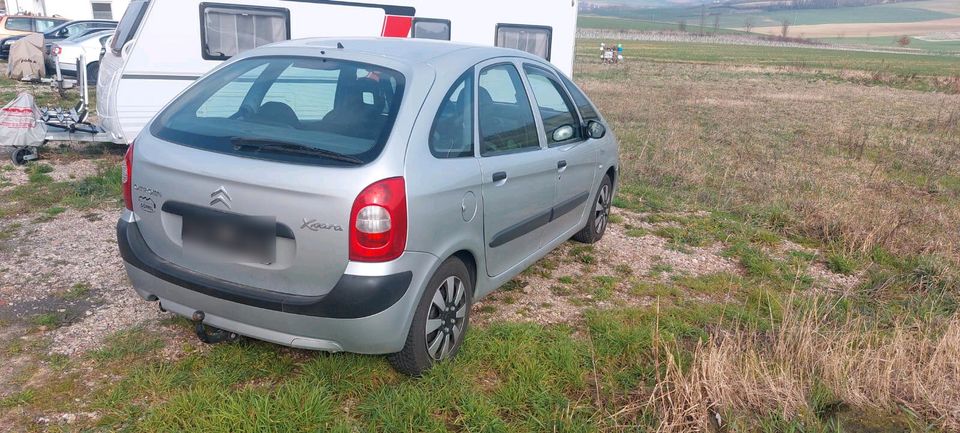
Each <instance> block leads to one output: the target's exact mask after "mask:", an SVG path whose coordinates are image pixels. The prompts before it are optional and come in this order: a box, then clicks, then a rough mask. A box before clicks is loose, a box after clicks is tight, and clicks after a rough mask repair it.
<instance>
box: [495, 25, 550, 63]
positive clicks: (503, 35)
mask: <svg viewBox="0 0 960 433" xmlns="http://www.w3.org/2000/svg"><path fill="white" fill-rule="evenodd" d="M552 42H553V29H551V28H550V27H541V26H525V25H519V24H497V46H498V47H503V48H513V49H517V50H520V51H526V52H528V53H530V54H533V55H535V56H539V57H542V58H544V59H546V60H550V50H551V44H552Z"/></svg>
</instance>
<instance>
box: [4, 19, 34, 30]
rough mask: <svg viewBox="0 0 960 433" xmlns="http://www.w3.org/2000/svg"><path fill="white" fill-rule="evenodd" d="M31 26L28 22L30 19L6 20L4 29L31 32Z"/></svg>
mask: <svg viewBox="0 0 960 433" xmlns="http://www.w3.org/2000/svg"><path fill="white" fill-rule="evenodd" d="M32 26H33V24H32V23H31V22H30V18H7V23H6V25H4V27H6V28H7V30H17V31H21V32H32V31H33V27H32Z"/></svg>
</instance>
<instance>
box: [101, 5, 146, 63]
mask: <svg viewBox="0 0 960 433" xmlns="http://www.w3.org/2000/svg"><path fill="white" fill-rule="evenodd" d="M149 6H150V0H133V1H131V2H130V5H129V6H127V11H126V12H124V13H123V18H121V19H120V24H118V25H117V32H116V33H115V34H114V35H113V42H112V43H111V44H110V49H111V50H113V52H114V54H120V50H122V49H123V46H124V45H126V44H127V42H130V41H131V40H132V39H133V37H134V36H136V35H137V30H139V29H140V23H142V22H143V16H144V15H146V13H147V8H148V7H149Z"/></svg>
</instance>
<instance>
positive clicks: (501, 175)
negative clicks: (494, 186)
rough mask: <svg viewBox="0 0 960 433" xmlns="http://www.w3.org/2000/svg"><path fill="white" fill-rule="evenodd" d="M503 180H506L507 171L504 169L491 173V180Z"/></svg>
mask: <svg viewBox="0 0 960 433" xmlns="http://www.w3.org/2000/svg"><path fill="white" fill-rule="evenodd" d="M504 180H507V172H505V171H498V172H496V173H494V174H493V181H494V182H500V181H504Z"/></svg>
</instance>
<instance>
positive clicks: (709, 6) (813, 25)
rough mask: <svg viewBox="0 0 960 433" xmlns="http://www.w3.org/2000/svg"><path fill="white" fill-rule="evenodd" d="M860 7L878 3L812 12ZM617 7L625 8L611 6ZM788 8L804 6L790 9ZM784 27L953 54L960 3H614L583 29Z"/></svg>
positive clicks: (777, 30)
mask: <svg viewBox="0 0 960 433" xmlns="http://www.w3.org/2000/svg"><path fill="white" fill-rule="evenodd" d="M856 2H865V3H873V4H872V5H870V6H847V7H829V8H813V7H812V6H813V5H818V4H831V5H837V4H852V3H856ZM881 2H882V4H877V3H881ZM613 3H617V4H619V6H616V7H611V6H609V5H610V4H613ZM627 3H629V5H626V4H627ZM786 3H789V4H795V5H796V6H798V7H796V8H786V7H784V6H783V4H786ZM664 4H668V6H662V5H664ZM658 5H659V6H658ZM784 22H787V23H789V31H788V36H790V37H799V38H806V39H823V40H836V41H840V40H851V42H854V41H855V42H856V43H859V44H868V45H880V46H890V45H893V44H899V41H901V40H902V38H903V36H907V37H910V38H911V42H910V43H908V44H907V45H912V46H913V47H917V48H923V49H928V50H933V51H952V52H956V50H957V46H958V44H960V0H914V1H896V2H894V1H892V0H721V1H709V2H702V1H701V0H608V1H607V6H606V7H602V8H596V9H591V10H587V11H583V12H581V20H580V25H581V27H585V28H609V29H632V30H680V29H687V30H688V31H695V32H702V31H710V32H718V33H728V32H752V33H758V34H763V35H773V36H780V35H782V32H783V23H784ZM701 23H703V29H701V28H700V27H699V25H700V24H701Z"/></svg>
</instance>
